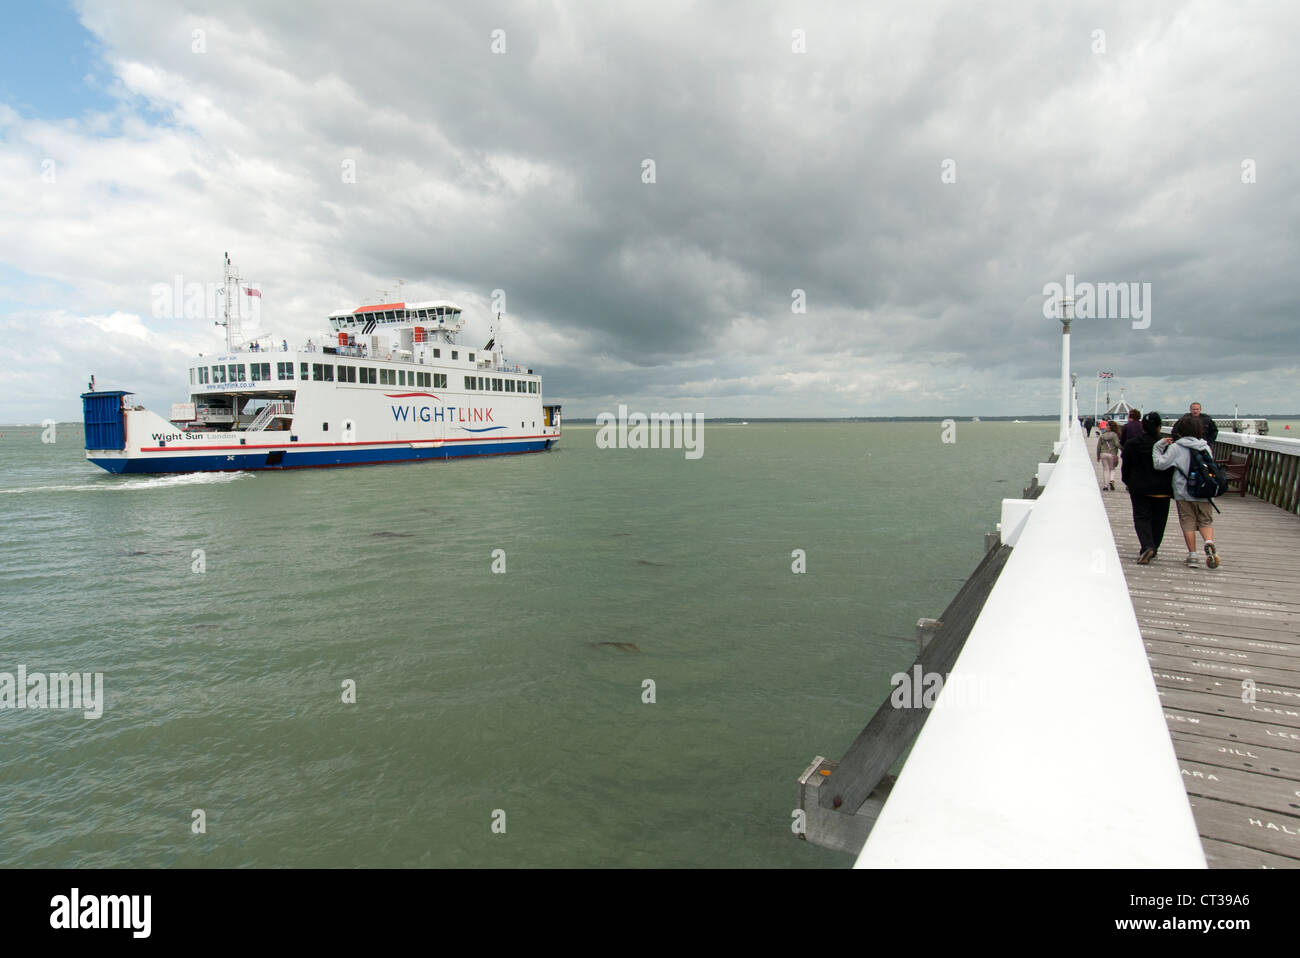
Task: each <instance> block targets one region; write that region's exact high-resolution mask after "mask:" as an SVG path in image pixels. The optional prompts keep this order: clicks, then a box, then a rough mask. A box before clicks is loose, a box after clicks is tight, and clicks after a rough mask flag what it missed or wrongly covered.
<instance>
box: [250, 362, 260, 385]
mask: <svg viewBox="0 0 1300 958" xmlns="http://www.w3.org/2000/svg"><path fill="white" fill-rule="evenodd" d="M249 371H250V372H251V373H252V376H251V378H252V380H253V382H257V383H260V382H261V381H262V370H261V368H260V366H259V364H257V363H253V364H252V365H251V366H250V367H249Z"/></svg>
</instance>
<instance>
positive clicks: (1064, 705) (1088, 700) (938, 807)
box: [857, 425, 1206, 868]
mask: <svg viewBox="0 0 1300 958" xmlns="http://www.w3.org/2000/svg"><path fill="white" fill-rule="evenodd" d="M963 691H965V692H966V693H967V694H965V695H962V694H961V693H963ZM945 700H948V701H945ZM857 867H858V868H890V867H904V868H951V867H957V868H965V867H1027V868H1057V867H1059V868H1204V867H1206V866H1205V854H1204V852H1203V851H1202V849H1201V842H1200V837H1199V836H1198V834H1197V830H1196V823H1195V822H1194V820H1193V819H1192V813H1191V808H1190V806H1189V804H1188V800H1187V793H1186V791H1185V790H1184V788H1183V782H1182V776H1181V773H1180V770H1179V766H1178V762H1177V759H1176V758H1175V755H1174V749H1173V744H1172V742H1171V741H1170V738H1169V731H1168V729H1167V726H1166V724H1165V718H1164V714H1163V711H1162V709H1161V706H1160V700H1159V697H1158V696H1157V695H1156V689H1155V683H1154V681H1153V679H1152V677H1151V667H1150V665H1149V664H1148V662H1147V658H1146V652H1145V649H1144V647H1143V643H1142V636H1141V634H1140V633H1139V630H1138V624H1137V619H1136V617H1135V616H1134V613H1133V605H1132V602H1131V601H1130V599H1129V595H1128V587H1127V584H1126V582H1125V579H1124V574H1123V570H1122V567H1121V565H1120V561H1119V556H1118V555H1117V554H1116V550H1115V545H1114V540H1113V539H1112V537H1111V531H1110V524H1109V523H1108V521H1107V518H1106V513H1105V508H1104V506H1103V505H1102V500H1101V493H1100V491H1099V490H1098V486H1097V479H1096V475H1095V473H1094V470H1093V465H1092V460H1091V458H1090V457H1089V455H1088V450H1087V447H1086V446H1085V443H1084V438H1083V433H1082V430H1081V429H1079V428H1078V426H1077V425H1075V426H1074V428H1073V429H1071V430H1070V435H1069V438H1068V440H1067V441H1066V444H1065V446H1064V449H1063V451H1062V455H1061V459H1060V461H1059V462H1057V463H1056V468H1055V469H1054V470H1053V471H1052V475H1051V479H1050V481H1049V482H1048V483H1047V488H1046V489H1045V490H1044V492H1043V494H1042V495H1041V496H1040V497H1039V498H1038V500H1037V501H1036V502H1035V504H1034V508H1033V511H1032V512H1031V513H1030V515H1029V518H1028V520H1027V521H1026V523H1025V526H1024V528H1023V529H1022V530H1021V532H1020V535H1019V539H1018V542H1017V544H1016V546H1015V548H1014V550H1013V551H1012V554H1011V556H1010V558H1009V559H1008V560H1007V565H1006V567H1005V568H1004V569H1003V571H1002V575H1001V577H1000V578H999V580H998V583H997V585H996V587H995V588H994V589H993V591H992V593H991V594H990V595H989V598H988V601H987V602H986V603H985V606H984V610H983V612H982V613H981V615H980V618H979V621H978V622H977V623H976V624H975V627H974V629H973V630H972V632H971V635H970V638H969V639H968V640H967V643H966V647H965V648H964V649H963V650H962V653H961V656H960V657H959V658H958V660H957V663H956V665H955V666H954V668H953V672H952V674H951V676H950V678H949V681H948V683H947V684H946V685H945V686H944V691H943V692H942V694H941V695H940V697H939V700H938V702H937V703H936V705H935V709H934V713H933V714H932V715H931V716H930V718H929V720H928V721H927V722H926V724H925V727H924V728H923V729H922V730H921V734H920V736H919V737H918V738H917V741H916V745H915V746H914V748H913V749H912V752H911V755H910V756H909V758H908V759H907V762H906V764H905V766H904V768H903V770H902V773H901V775H900V776H899V779H898V782H897V784H895V786H894V789H893V792H892V794H891V795H890V797H889V800H888V801H887V802H886V803H885V807H884V810H883V812H882V813H881V815H880V819H879V821H878V822H877V824H876V826H875V828H874V829H873V830H872V832H871V836H870V838H868V840H867V843H866V845H865V846H864V847H863V849H862V852H861V854H860V855H859V856H858V860H857Z"/></svg>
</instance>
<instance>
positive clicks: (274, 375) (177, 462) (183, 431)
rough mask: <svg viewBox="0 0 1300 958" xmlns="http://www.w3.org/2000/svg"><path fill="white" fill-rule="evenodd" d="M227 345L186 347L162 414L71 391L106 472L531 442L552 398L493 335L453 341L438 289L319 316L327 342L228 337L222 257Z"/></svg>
mask: <svg viewBox="0 0 1300 958" xmlns="http://www.w3.org/2000/svg"><path fill="white" fill-rule="evenodd" d="M226 266H227V268H226V279H227V282H226V292H225V298H226V310H225V312H226V318H225V322H224V323H223V325H225V327H226V339H227V343H226V350H225V352H224V353H221V354H220V355H216V356H211V357H203V356H199V357H197V358H196V359H195V360H194V361H193V362H192V363H191V364H190V368H189V370H188V376H189V398H188V401H186V402H180V403H175V404H173V405H172V408H171V415H170V417H169V418H166V419H164V418H163V417H162V416H160V415H158V414H157V413H154V412H151V411H149V410H147V409H145V408H143V407H141V406H138V405H135V404H133V403H132V402H130V401H129V399H128V397H129V396H131V395H132V393H129V392H125V391H120V390H114V391H94V387H93V384H92V391H90V392H86V393H83V394H82V397H81V398H82V404H83V414H84V421H85V427H86V458H87V459H89V460H90V461H91V462H93V463H95V465H97V466H100V467H102V468H104V469H107V470H108V471H109V472H115V473H121V472H128V473H165V472H206V471H232V470H245V469H292V468H299V467H307V466H351V465H363V464H374V463H387V462H415V461H422V460H428V459H451V458H456V457H462V456H484V455H503V454H511V453H526V452H541V451H543V450H546V449H550V448H551V447H552V446H553V445H555V443H557V442H558V441H559V440H560V433H561V408H560V406H559V405H555V404H546V403H544V401H543V393H542V377H541V376H540V375H538V374H537V373H535V372H534V371H533V370H532V369H528V368H525V367H521V366H519V365H517V364H511V363H507V362H506V360H505V354H504V351H503V350H502V348H501V345H500V344H499V343H497V342H496V341H495V340H492V341H489V342H488V344H487V345H486V346H484V347H482V348H481V349H475V348H473V347H466V346H464V345H462V344H460V343H458V342H457V335H458V334H459V333H460V331H461V329H462V328H463V326H464V319H463V316H462V311H461V309H460V307H459V306H457V305H456V304H455V303H451V302H447V301H445V300H434V301H430V302H419V303H407V302H393V303H375V304H372V305H367V306H361V307H359V308H357V309H354V310H350V311H340V312H335V313H333V314H331V315H330V316H329V326H330V335H329V337H328V339H327V341H326V342H324V343H320V344H316V343H313V342H312V341H310V340H309V341H308V342H307V343H306V344H304V345H302V346H299V347H291V346H290V345H289V344H288V342H286V341H283V340H282V341H281V342H280V343H279V344H278V345H276V344H275V343H274V342H273V341H271V342H268V341H266V340H267V339H268V338H269V337H262V338H259V339H254V340H250V341H248V342H245V343H242V344H239V345H236V342H235V340H236V339H237V338H238V336H239V334H238V330H239V323H238V321H237V318H236V317H235V316H234V315H232V312H231V309H230V304H231V301H232V299H233V297H234V296H235V295H238V293H237V291H236V289H235V286H237V277H235V280H236V283H234V284H232V282H231V280H232V276H233V271H232V270H231V268H230V263H229V257H227V260H226Z"/></svg>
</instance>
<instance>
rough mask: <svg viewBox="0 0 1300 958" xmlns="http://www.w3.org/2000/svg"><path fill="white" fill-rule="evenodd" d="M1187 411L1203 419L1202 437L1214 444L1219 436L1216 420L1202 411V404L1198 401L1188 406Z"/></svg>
mask: <svg viewBox="0 0 1300 958" xmlns="http://www.w3.org/2000/svg"><path fill="white" fill-rule="evenodd" d="M1187 411H1188V412H1189V413H1191V414H1192V415H1193V416H1195V417H1196V418H1197V419H1199V420H1200V421H1201V438H1202V439H1204V440H1205V441H1206V442H1208V443H1209V444H1210V445H1214V440H1216V439H1218V438H1219V427H1218V426H1216V425H1215V423H1214V420H1213V419H1211V418H1210V417H1209V416H1207V415H1205V413H1203V412H1201V404H1200V403H1198V402H1194V403H1192V404H1191V405H1190V406H1188V407H1187Z"/></svg>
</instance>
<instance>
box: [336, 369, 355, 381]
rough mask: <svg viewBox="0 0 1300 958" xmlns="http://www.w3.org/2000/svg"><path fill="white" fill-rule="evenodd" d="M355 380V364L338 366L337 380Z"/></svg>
mask: <svg viewBox="0 0 1300 958" xmlns="http://www.w3.org/2000/svg"><path fill="white" fill-rule="evenodd" d="M356 381H357V367H356V366H340V367H339V382H341V383H354V382H356Z"/></svg>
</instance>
